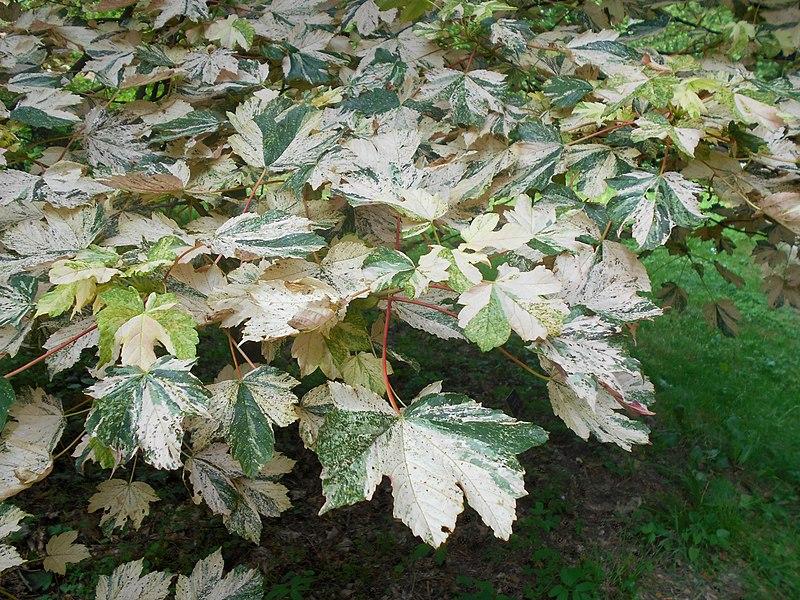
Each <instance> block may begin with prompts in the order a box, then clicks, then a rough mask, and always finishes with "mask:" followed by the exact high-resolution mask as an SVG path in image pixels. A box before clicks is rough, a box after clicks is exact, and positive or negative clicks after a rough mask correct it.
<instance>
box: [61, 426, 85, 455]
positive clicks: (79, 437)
mask: <svg viewBox="0 0 800 600" xmlns="http://www.w3.org/2000/svg"><path fill="white" fill-rule="evenodd" d="M84 433H85V432H84V431H81V432H80V433H79V434H78V437H76V438H75V439H74V440H72V441H71V442H70V443H69V444H67V445H66V446H65V447H64V449H63V450H61V452H59V453H58V454H56V455H55V456H54V457H53V462H56V459H58V458H61V457H62V456H64V455H65V454H66V453H67V452H69V451H70V450H72V447H73V446H74V445H75V444H77V443H78V442H80V441H81V438H82V437H83V434H84Z"/></svg>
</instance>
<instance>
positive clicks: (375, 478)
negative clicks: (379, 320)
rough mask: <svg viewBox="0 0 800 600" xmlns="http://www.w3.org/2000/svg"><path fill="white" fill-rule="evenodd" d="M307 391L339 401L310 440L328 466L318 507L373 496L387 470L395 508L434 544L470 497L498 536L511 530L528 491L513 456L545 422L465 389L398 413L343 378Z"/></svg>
mask: <svg viewBox="0 0 800 600" xmlns="http://www.w3.org/2000/svg"><path fill="white" fill-rule="evenodd" d="M309 394H316V395H323V396H324V395H326V394H327V395H328V396H329V398H330V401H331V402H332V403H333V406H332V407H331V408H330V410H328V411H327V413H326V414H325V417H324V421H323V423H322V426H321V427H320V428H319V431H318V437H317V439H316V445H315V447H314V451H315V452H316V453H317V456H318V457H319V459H320V462H321V463H322V466H323V475H322V485H323V492H324V494H325V498H326V502H325V505H324V506H323V507H322V511H321V512H323V513H324V512H327V511H329V510H331V509H333V508H337V507H340V506H346V505H348V504H354V503H356V502H359V501H361V500H369V499H371V498H372V495H373V494H374V492H375V489H376V488H377V486H378V484H379V483H380V482H381V480H382V479H383V477H384V476H388V477H390V478H391V481H392V488H393V492H394V515H395V516H396V517H399V518H400V519H402V521H403V522H404V523H405V524H406V525H408V526H409V527H410V528H411V530H412V531H413V532H414V534H415V535H419V536H420V537H422V539H423V540H424V541H425V542H427V543H429V544H431V545H432V546H439V545H440V544H441V543H442V542H444V541H445V539H447V536H448V535H449V533H450V532H451V531H452V530H453V528H454V527H455V525H456V518H457V516H458V514H459V513H460V512H461V511H462V510H463V500H462V499H463V497H464V496H466V499H467V500H468V501H469V503H470V505H471V506H472V508H473V509H475V510H476V511H477V512H478V514H479V515H480V516H481V517H482V518H483V521H484V522H485V523H486V524H487V525H488V526H489V527H491V528H492V529H493V530H494V533H495V535H496V536H497V537H499V538H502V539H508V537H509V536H510V535H511V523H512V522H513V520H514V518H515V512H514V508H515V504H516V502H515V501H516V499H517V498H520V497H522V496H523V495H525V489H524V482H523V479H522V475H523V470H522V467H521V466H520V464H519V462H518V461H517V459H516V458H515V455H516V454H519V453H520V452H524V451H525V450H527V449H528V448H531V447H533V446H536V445H539V444H542V443H544V442H545V441H546V439H547V434H546V433H545V432H544V431H543V430H542V429H541V428H539V427H537V426H536V425H533V424H531V423H525V422H522V421H517V420H515V419H512V418H511V417H508V416H506V415H504V414H503V413H501V412H499V411H496V410H491V409H488V408H484V407H483V406H481V405H480V404H478V403H476V402H475V401H473V400H471V399H470V398H468V397H466V396H463V395H460V394H449V393H435V394H428V395H426V396H423V397H421V398H417V399H416V400H414V401H413V403H412V404H411V405H410V406H409V407H407V408H405V409H404V410H403V411H402V413H401V414H399V415H398V414H396V413H394V411H392V410H391V409H390V408H389V407H388V405H387V404H386V403H385V402H384V401H383V400H382V399H381V398H379V397H378V396H376V395H375V394H372V393H371V392H368V391H366V390H364V389H360V390H357V389H354V388H351V387H349V386H347V385H344V384H341V383H335V382H329V383H328V384H326V386H322V387H321V388H317V389H316V390H312V392H309Z"/></svg>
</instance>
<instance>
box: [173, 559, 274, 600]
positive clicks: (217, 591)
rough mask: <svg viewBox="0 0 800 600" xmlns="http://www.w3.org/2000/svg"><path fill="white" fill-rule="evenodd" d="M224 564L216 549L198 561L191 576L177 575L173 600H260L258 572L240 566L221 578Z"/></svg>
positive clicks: (260, 587) (262, 592)
mask: <svg viewBox="0 0 800 600" xmlns="http://www.w3.org/2000/svg"><path fill="white" fill-rule="evenodd" d="M224 567H225V564H224V562H223V560H222V552H221V551H220V549H219V548H217V550H216V551H214V552H213V553H212V554H209V555H208V556H207V557H206V558H204V559H201V560H199V561H197V563H196V564H195V565H194V568H193V569H192V573H191V575H189V576H188V577H185V576H183V575H178V582H177V584H176V586H175V600H261V598H262V597H263V595H264V590H263V581H262V577H261V573H259V572H258V570H256V569H247V568H246V567H243V566H238V567H235V568H234V569H233V570H231V571H230V572H229V573H228V574H227V575H225V576H224V577H223V572H224Z"/></svg>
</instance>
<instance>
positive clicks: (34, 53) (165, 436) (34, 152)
mask: <svg viewBox="0 0 800 600" xmlns="http://www.w3.org/2000/svg"><path fill="white" fill-rule="evenodd" d="M4 4H6V6H5V7H3V8H2V14H0V17H2V19H3V31H4V33H3V34H2V37H0V81H2V84H1V85H2V94H1V95H0V99H2V101H3V104H2V105H0V117H1V118H2V119H3V124H2V125H0V127H1V128H2V138H3V142H4V144H3V145H4V149H3V152H2V154H1V155H0V161H2V164H3V170H1V171H0V220H1V221H2V233H1V234H0V350H2V352H3V353H5V354H7V355H10V356H11V357H14V356H15V355H17V353H19V352H20V350H21V349H23V348H24V349H25V352H27V353H29V354H30V351H31V349H33V352H35V353H36V355H38V356H39V358H37V359H35V360H33V361H31V362H29V363H26V364H22V365H20V361H17V362H16V363H13V364H14V365H16V366H17V368H15V369H13V370H12V369H9V371H10V372H8V373H7V374H6V376H5V378H4V379H2V380H0V381H2V383H1V384H0V393H1V394H2V398H1V399H0V417H1V418H2V421H3V423H5V426H4V428H3V431H2V441H1V442H0V481H1V482H2V486H1V487H0V498H2V499H6V498H9V497H10V496H12V495H14V494H16V493H18V492H20V491H22V490H24V489H26V488H28V487H29V486H31V485H33V484H34V483H36V482H37V481H39V480H41V479H42V478H44V477H45V476H46V475H48V474H49V473H50V471H51V470H52V468H53V462H54V454H56V453H58V450H57V447H59V448H63V450H61V453H62V454H63V453H64V452H65V451H72V456H73V457H74V459H75V461H76V466H77V467H78V470H79V471H82V470H83V469H84V468H91V469H105V470H108V472H109V474H110V475H109V480H108V481H105V482H104V483H102V484H100V486H99V487H98V490H97V493H96V494H95V495H94V496H93V497H92V498H91V500H90V504H89V506H88V509H89V511H90V512H93V513H94V512H101V514H100V515H99V516H98V519H99V520H100V523H101V524H103V525H104V526H105V527H106V528H108V529H114V528H119V527H132V528H134V529H136V528H138V527H139V526H140V525H141V524H142V522H143V520H144V519H145V518H146V517H147V514H148V512H149V506H150V504H151V503H153V502H155V501H157V500H158V491H157V490H154V489H153V488H152V487H151V486H150V485H148V484H147V483H145V482H144V481H139V480H137V479H136V472H135V465H136V462H137V460H138V461H144V462H145V463H147V464H149V465H151V466H152V467H155V468H158V469H169V470H179V469H180V470H183V472H184V476H185V479H186V480H187V481H188V482H189V486H190V487H191V490H192V493H193V500H194V501H195V502H198V503H200V502H203V503H205V504H206V505H207V507H208V510H209V511H210V512H211V513H213V514H215V515H218V516H219V518H221V519H222V521H223V523H224V524H225V526H226V527H227V528H228V529H229V530H230V531H231V532H232V533H234V534H236V535H239V536H241V537H243V538H245V539H246V540H249V541H250V542H253V543H258V541H259V537H260V534H261V526H262V522H261V519H262V517H278V516H279V515H280V513H281V512H282V511H284V510H286V509H287V508H289V506H290V502H289V498H288V495H287V494H288V490H287V488H286V487H285V486H284V485H283V484H282V483H281V482H280V480H281V477H282V476H283V475H284V474H286V473H288V472H289V471H290V470H291V469H292V466H293V464H294V463H293V461H292V460H291V459H290V458H288V457H286V456H284V455H283V454H281V453H280V452H279V451H277V450H276V449H275V447H274V446H275V428H279V427H287V426H290V425H291V424H292V423H294V422H295V421H298V422H299V435H300V436H301V437H302V441H303V443H304V444H305V445H306V446H307V447H308V448H310V449H311V450H313V451H314V452H315V453H316V454H317V456H318V457H319V460H320V462H321V464H322V472H321V480H322V489H323V492H324V495H325V498H326V502H325V505H324V506H323V507H322V512H325V511H328V510H332V509H335V508H337V507H341V506H345V505H349V504H353V503H356V502H359V501H362V500H369V499H370V498H371V497H372V495H373V493H374V492H375V490H376V487H377V486H378V485H379V484H380V483H381V481H382V479H383V478H384V477H388V478H389V480H390V482H391V487H392V493H393V497H394V515H395V517H397V518H398V519H401V520H402V521H403V522H404V523H405V524H406V525H408V527H410V528H411V530H412V531H413V532H414V534H416V535H418V536H419V537H420V538H422V540H424V541H425V542H427V543H429V544H431V545H434V546H438V545H439V544H441V543H443V542H444V541H445V540H446V539H447V537H448V535H449V533H450V532H451V531H452V530H453V528H454V527H455V525H456V520H457V517H458V514H459V513H460V512H461V511H462V510H463V508H464V503H465V502H466V503H468V504H469V505H470V506H471V507H472V508H473V509H474V510H475V511H476V512H477V513H478V514H479V515H480V517H481V518H482V519H483V521H484V522H485V523H486V524H487V525H488V526H489V527H490V528H491V529H492V530H493V531H494V533H495V535H497V536H498V537H500V538H504V539H507V538H508V537H509V535H510V533H511V526H512V522H513V520H514V517H515V503H516V500H517V499H518V498H520V497H521V496H523V495H524V494H525V489H524V486H523V470H522V467H521V466H520V464H519V462H518V461H517V458H516V456H517V455H518V454H519V453H521V452H523V451H525V450H527V449H529V448H531V447H533V446H536V445H539V444H542V443H544V442H545V441H546V439H547V434H546V433H545V431H544V430H542V429H541V428H540V427H538V426H536V425H533V424H531V423H526V422H522V421H518V420H516V419H514V418H511V417H509V416H507V415H506V414H504V413H502V412H500V411H498V410H494V409H490V408H487V407H484V406H482V405H481V404H480V402H478V401H477V400H480V399H471V398H469V397H467V396H464V395H462V394H457V393H450V392H446V391H443V389H442V384H441V382H431V383H430V385H428V386H427V387H425V388H424V389H422V390H419V393H418V395H417V396H416V397H415V398H400V397H399V395H398V393H397V392H396V391H395V390H394V389H393V387H392V378H393V377H392V373H393V369H392V363H394V364H395V366H397V364H398V363H399V362H402V361H409V360H412V361H413V357H405V356H402V355H400V354H398V353H397V352H395V351H393V350H392V348H391V332H392V330H393V327H397V326H398V325H399V324H404V325H407V326H410V327H413V328H416V329H420V330H422V331H425V332H427V333H429V334H430V335H432V336H436V337H439V338H443V339H445V340H454V344H455V343H465V342H466V343H471V344H475V345H476V346H477V347H478V348H480V350H482V351H484V352H489V351H499V352H501V353H503V354H505V355H506V357H507V358H508V359H509V360H511V361H513V362H515V363H517V364H519V365H520V366H521V367H522V368H525V369H526V370H528V371H529V372H531V373H533V374H534V375H536V376H538V377H540V378H542V379H545V380H546V381H547V390H548V392H549V397H550V402H551V404H552V408H553V411H554V412H555V414H556V415H558V417H560V418H561V419H563V421H564V422H565V423H566V424H567V425H568V426H569V427H570V428H571V429H572V430H573V431H574V432H575V433H576V434H577V435H579V436H580V437H582V438H584V439H588V438H589V437H590V436H594V437H595V438H597V439H599V440H600V441H602V442H610V443H614V444H617V445H618V446H620V447H621V448H623V449H625V450H631V448H632V446H634V445H636V444H643V443H646V442H647V440H648V429H647V426H646V425H645V424H644V422H643V418H642V415H650V414H652V413H651V405H652V402H653V386H652V384H651V383H650V381H649V380H648V379H647V377H646V376H645V375H644V374H643V373H642V372H641V370H640V367H639V364H638V362H637V361H636V360H634V359H633V358H632V357H630V356H629V355H628V354H627V351H626V349H625V344H624V335H625V334H629V333H630V332H635V326H636V323H637V322H639V321H641V320H643V319H652V318H656V317H657V316H658V315H659V314H661V312H662V310H663V309H664V307H673V308H674V309H680V308H681V307H682V306H685V300H686V294H685V292H684V291H683V290H681V289H680V288H679V287H678V286H677V285H675V284H666V285H665V286H664V287H663V288H662V289H661V290H659V291H657V292H655V293H654V292H653V291H652V290H651V289H650V283H649V279H648V276H647V273H646V271H645V269H644V267H643V266H642V263H641V262H640V258H641V257H642V256H643V255H646V254H647V253H650V252H652V251H654V250H655V249H657V248H659V247H662V246H664V247H666V248H667V249H668V251H669V252H670V253H673V254H676V255H687V254H689V255H691V253H690V246H689V240H690V239H691V238H699V239H702V240H713V242H714V243H715V244H716V246H717V249H718V250H719V252H731V251H733V249H734V248H735V246H736V243H737V241H739V242H740V241H741V240H742V239H745V237H749V238H753V239H754V240H755V241H756V244H755V249H754V258H755V259H756V260H757V261H758V262H759V264H761V265H762V267H763V272H764V281H765V286H766V290H767V292H768V298H769V301H770V302H771V303H772V304H773V305H774V306H779V305H782V304H787V305H792V306H794V307H799V306H800V262H798V253H797V248H798V246H797V241H798V240H797V236H798V234H800V192H798V188H797V187H796V186H797V164H798V156H800V150H799V149H798V146H797V144H796V136H797V134H798V132H800V90H799V89H798V82H800V77H799V76H798V72H797V61H798V56H797V47H798V41H799V40H800V25H799V24H798V21H800V13H798V10H797V8H796V6H794V3H792V2H783V1H782V0H764V1H763V2H760V3H749V2H738V1H736V0H734V1H733V2H724V3H720V5H716V4H714V3H706V6H700V5H695V4H692V3H670V2H651V3H643V4H644V5H642V4H639V3H630V2H623V1H619V0H611V1H609V2H601V3H598V2H594V1H593V0H585V1H580V0H575V1H570V2H558V1H553V2H535V3H528V2H516V3H512V4H506V3H503V2H498V1H495V0H490V1H487V2H467V1H465V2H457V1H455V0H445V2H443V3H442V2H436V3H432V4H430V5H429V4H428V3H427V2H420V1H419V0H416V1H414V2H394V3H393V2H380V1H378V2H376V0H351V1H347V2H326V1H319V0H291V1H286V0H274V1H272V2H253V1H250V2H248V1H245V2H231V1H227V0H223V1H211V0H138V1H137V0H100V2H99V3H98V4H96V5H91V6H89V5H87V3H82V2H72V1H71V0H68V1H65V2H62V3H54V2H36V1H28V2H11V3H8V2H5V3H4ZM742 234H744V235H742ZM693 264H695V263H694V262H693ZM695 266H696V268H697V270H698V274H699V275H700V276H701V277H702V276H703V271H702V265H701V264H696V265H695ZM715 266H716V269H717V271H718V272H719V274H720V275H721V276H722V277H724V278H725V279H727V280H728V281H730V282H731V284H733V285H739V284H740V283H741V278H739V276H738V275H737V274H736V273H732V272H731V271H730V270H728V269H727V268H725V267H724V266H722V265H721V264H719V263H717V264H716V265H715ZM706 314H707V317H708V319H709V321H710V323H711V324H712V325H714V326H715V327H717V328H719V329H720V330H721V331H722V333H724V334H726V335H734V334H735V332H736V327H737V320H738V318H739V315H738V311H737V309H736V307H735V306H734V305H733V304H732V303H731V302H730V301H729V300H727V299H724V298H718V299H717V300H716V301H714V302H713V303H711V304H709V305H708V306H707V309H706ZM208 328H216V329H218V330H221V332H222V334H223V335H224V336H225V337H223V338H221V339H225V338H227V342H228V345H229V347H230V365H229V366H227V367H225V368H224V369H223V370H222V372H220V373H219V376H218V377H216V379H214V378H213V377H212V378H211V379H209V380H206V381H203V380H201V378H199V377H198V375H197V374H196V368H195V373H193V372H192V369H193V367H194V364H195V360H196V357H197V354H198V352H199V349H200V346H198V344H199V339H200V338H199V333H198V332H200V331H201V330H202V329H208ZM217 337H219V336H217ZM512 337H513V338H515V339H517V340H521V341H522V342H523V344H521V346H524V348H525V353H524V355H518V354H513V353H512V352H510V351H509V350H508V349H507V348H505V345H506V344H507V342H509V339H510V338H512ZM209 339H215V338H213V336H212V337H210V338H209ZM517 345H518V346H520V344H519V342H517ZM42 359H43V360H44V361H45V363H46V368H47V372H48V374H49V375H50V376H51V377H52V376H55V375H57V374H61V373H62V372H64V371H68V370H73V371H75V372H76V373H78V374H79V375H80V376H81V378H82V380H83V381H87V385H86V388H85V390H84V392H85V395H84V396H83V397H82V398H81V399H79V401H78V402H75V401H74V399H72V398H69V399H68V398H56V397H54V396H52V395H49V394H47V393H45V391H44V390H43V389H41V388H36V389H24V390H23V389H19V390H17V392H18V393H17V394H16V395H15V393H14V390H13V389H12V387H11V386H10V384H9V382H8V381H9V380H12V381H13V376H15V375H17V374H19V373H21V372H23V371H25V370H26V369H27V368H28V367H30V366H32V365H34V364H38V362H39V361H40V360H42ZM6 362H7V363H8V362H9V361H6ZM537 362H538V365H537ZM320 374H321V375H320ZM320 382H321V385H319V384H320ZM315 386H316V387H315ZM301 390H303V391H304V392H305V393H301ZM67 400H69V401H70V402H71V403H72V404H71V405H70V406H69V407H68V408H65V407H64V406H63V404H62V401H67ZM76 421H80V422H81V423H83V426H82V430H83V431H82V434H81V436H79V438H78V439H76V440H75V441H74V450H73V448H72V444H70V443H69V442H64V443H61V444H60V440H61V436H62V433H63V432H64V430H65V427H66V426H67V425H68V424H69V423H70V422H71V423H73V424H74V423H75V422H76ZM59 444H60V445H59ZM123 468H127V470H128V473H129V475H128V476H123V477H120V475H119V473H120V471H121V470H122V469H123ZM2 506H3V508H2V512H1V513H0V520H1V523H2V527H0V529H2V531H3V533H4V534H6V535H7V534H9V533H13V531H15V530H16V529H18V528H19V526H20V521H21V519H22V518H23V517H24V516H25V515H24V513H23V512H22V511H20V510H18V509H17V508H15V507H14V506H12V505H9V504H5V505H2ZM75 542H76V537H75V535H74V532H67V533H63V534H60V535H57V536H54V537H53V538H52V539H51V540H50V542H49V543H48V544H47V548H46V555H45V557H44V561H45V562H44V565H45V567H46V568H48V569H50V570H53V571H56V572H62V573H63V572H64V569H65V566H66V564H68V563H74V562H78V561H80V560H82V559H83V558H85V557H86V556H87V555H88V553H87V552H86V548H85V547H84V546H82V545H81V544H76V543H75ZM22 562H23V558H22V556H21V555H20V554H19V553H18V551H17V550H16V549H15V548H14V547H13V546H11V545H4V546H2V548H0V568H10V567H13V566H15V565H18V564H20V563H22ZM141 573H142V563H141V561H137V562H133V563H127V564H125V565H121V566H120V567H119V568H118V569H117V570H116V571H114V573H113V574H112V575H111V576H110V577H107V578H106V577H104V578H102V580H101V581H100V583H99V585H98V588H97V593H98V597H99V598H112V597H119V595H120V594H122V595H125V597H147V598H163V597H165V595H166V594H167V593H168V591H169V586H170V581H171V578H170V576H168V575H165V574H163V573H151V574H149V575H144V576H143V575H142V574H141ZM260 585H261V584H260V582H259V578H258V576H257V574H256V573H255V572H252V571H246V570H243V569H241V568H237V569H234V570H233V571H231V572H230V573H229V574H227V575H224V576H223V564H222V558H221V555H220V554H219V552H217V553H215V554H212V555H211V556H209V557H208V558H206V559H204V560H202V561H200V562H199V563H198V564H197V566H196V567H195V570H194V572H193V573H191V575H190V576H183V575H181V576H179V578H178V581H177V589H176V594H177V597H178V598H186V599H188V598H196V597H199V596H198V595H196V594H199V592H198V590H203V591H204V593H203V596H204V597H207V598H228V597H237V598H239V597H241V598H250V597H258V596H259V594H260Z"/></svg>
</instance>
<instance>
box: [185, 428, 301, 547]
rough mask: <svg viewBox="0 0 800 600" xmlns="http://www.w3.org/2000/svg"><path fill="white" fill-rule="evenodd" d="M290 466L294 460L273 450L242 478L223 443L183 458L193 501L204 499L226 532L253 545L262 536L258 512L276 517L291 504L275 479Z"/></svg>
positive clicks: (282, 487)
mask: <svg viewBox="0 0 800 600" xmlns="http://www.w3.org/2000/svg"><path fill="white" fill-rule="evenodd" d="M293 466H294V461H293V460H291V459H289V458H286V457H285V456H283V455H282V454H280V453H275V454H274V455H273V457H272V459H271V460H270V461H269V462H268V463H267V464H266V465H264V466H263V467H262V468H261V470H260V471H259V473H258V475H257V476H255V477H245V475H244V472H242V469H241V466H240V465H239V462H238V461H237V460H236V459H235V458H233V457H232V456H231V455H230V453H229V452H228V447H227V446H226V445H225V444H212V445H210V446H208V447H207V448H204V449H203V450H202V451H200V452H198V453H196V454H194V455H193V456H192V458H190V459H188V460H187V461H186V471H187V472H188V473H189V481H190V482H191V483H192V488H193V489H194V501H195V503H200V501H201V500H204V501H205V503H206V504H207V505H208V507H209V508H210V509H211V512H213V513H214V514H218V515H222V522H223V523H224V524H225V527H227V529H228V531H231V532H233V533H236V534H238V535H240V536H242V537H243V538H245V539H247V540H250V541H251V542H253V543H254V544H258V542H259V539H260V538H261V526H262V525H261V515H264V516H265V517H277V516H278V515H280V513H282V512H283V511H285V510H287V509H288V508H289V507H290V506H291V503H290V502H289V497H288V495H287V494H288V491H289V490H287V489H286V487H285V486H283V485H281V484H280V483H277V481H278V479H280V477H281V476H282V475H284V474H285V473H288V472H289V471H291V470H292V467H293Z"/></svg>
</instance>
